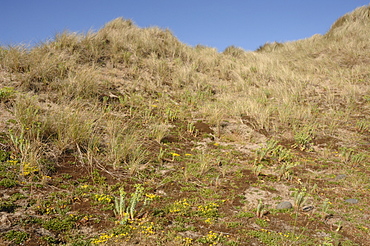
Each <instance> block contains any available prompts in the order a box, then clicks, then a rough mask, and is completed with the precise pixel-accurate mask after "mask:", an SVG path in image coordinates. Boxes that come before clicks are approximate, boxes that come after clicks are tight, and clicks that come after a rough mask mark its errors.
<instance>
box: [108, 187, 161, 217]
mask: <svg viewBox="0 0 370 246" xmlns="http://www.w3.org/2000/svg"><path fill="white" fill-rule="evenodd" d="M154 198H156V195H154V194H145V195H144V187H143V186H142V185H141V184H137V185H135V192H134V193H132V194H131V198H130V199H126V192H125V191H124V190H123V188H121V189H120V195H119V197H118V198H117V197H116V198H115V201H114V214H115V215H116V217H117V218H118V220H119V222H120V224H126V223H127V222H128V220H134V219H135V216H136V215H137V214H138V213H140V212H141V211H142V210H143V209H144V207H145V206H148V205H149V204H150V202H151V201H152V200H153V199H154ZM140 202H141V203H142V204H141V209H140V210H138V204H139V203H140Z"/></svg>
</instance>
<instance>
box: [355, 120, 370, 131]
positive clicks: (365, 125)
mask: <svg viewBox="0 0 370 246" xmlns="http://www.w3.org/2000/svg"><path fill="white" fill-rule="evenodd" d="M356 128H357V130H358V131H359V132H361V133H366V132H370V122H369V121H368V120H359V121H357V122H356Z"/></svg>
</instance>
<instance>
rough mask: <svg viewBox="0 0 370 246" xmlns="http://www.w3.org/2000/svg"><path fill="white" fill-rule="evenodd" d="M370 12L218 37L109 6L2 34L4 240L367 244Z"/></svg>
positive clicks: (0, 229) (0, 214)
mask: <svg viewBox="0 0 370 246" xmlns="http://www.w3.org/2000/svg"><path fill="white" fill-rule="evenodd" d="M369 25H370V6H364V7H361V8H358V9H356V10H354V11H353V12H351V13H348V14H346V15H344V16H343V17H341V18H339V19H338V20H337V21H336V22H335V23H334V24H333V25H332V27H331V28H330V30H329V31H328V32H327V33H326V34H325V35H314V36H313V37H311V38H307V39H304V40H298V41H294V42H288V43H266V44H265V45H263V46H261V47H260V48H259V49H258V50H256V51H254V52H246V51H244V50H242V49H240V48H237V47H234V46H230V47H228V48H227V49H225V51H224V52H222V53H219V52H217V51H216V50H215V49H213V48H210V47H205V46H201V45H198V46H196V47H190V46H187V45H185V44H183V43H181V42H180V41H178V40H177V38H176V37H175V36H174V35H173V34H172V33H171V32H170V31H169V30H162V29H159V28H157V27H151V28H144V29H143V28H139V27H137V26H135V24H134V23H133V22H132V21H130V20H124V19H122V18H118V19H115V20H113V21H111V22H109V23H107V24H106V25H105V26H104V27H103V28H102V29H101V30H99V31H97V32H91V33H86V34H78V33H67V32H65V33H60V34H58V35H56V37H55V39H54V40H51V41H48V42H45V43H42V44H40V45H38V46H36V47H32V48H31V49H26V48H24V47H21V46H17V47H1V48H0V112H1V115H2V118H1V122H0V132H1V138H0V148H1V150H0V160H1V166H0V189H1V191H2V194H3V195H2V197H0V199H1V200H0V221H2V222H4V223H2V225H0V233H1V235H0V236H1V239H0V244H1V243H3V244H13V245H17V244H20V243H26V244H27V245H91V244H92V245H99V244H100V245H115V244H116V245H125V244H127V245H132V244H133V243H135V244H139V245H205V244H212V243H214V244H215V245H216V244H218V245H277V244H281V245H369V244H368V241H369V239H370V238H369V237H368V234H369V228H370V224H369V216H370V210H369V207H368V206H367V204H369V202H370V196H369V191H370V186H369V174H370V160H369V159H370V158H369V156H370V148H369V146H370V70H369V67H370V58H369V57H370V40H369V37H370V29H369ZM135 199H136V200H135ZM347 199H352V200H350V201H348V200H347ZM123 201H126V203H125V204H124V203H123ZM283 201H285V202H291V203H292V204H293V205H294V207H293V208H292V209H285V210H279V209H276V205H277V204H279V203H280V202H283ZM149 202H151V205H150V206H148V204H149ZM302 209H303V210H302ZM307 210H309V211H310V212H305V211H307ZM1 240H3V241H1Z"/></svg>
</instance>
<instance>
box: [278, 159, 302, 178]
mask: <svg viewBox="0 0 370 246" xmlns="http://www.w3.org/2000/svg"><path fill="white" fill-rule="evenodd" d="M297 165H298V164H297V163H293V162H284V163H282V164H280V165H279V164H278V165H277V166H276V170H277V173H278V181H280V180H281V179H286V180H291V178H292V170H291V169H292V168H293V167H295V166H297Z"/></svg>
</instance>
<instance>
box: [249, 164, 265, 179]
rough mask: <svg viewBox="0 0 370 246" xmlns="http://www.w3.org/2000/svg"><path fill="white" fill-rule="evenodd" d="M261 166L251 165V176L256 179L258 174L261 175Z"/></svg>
mask: <svg viewBox="0 0 370 246" xmlns="http://www.w3.org/2000/svg"><path fill="white" fill-rule="evenodd" d="M263 167H264V166H263V164H261V163H259V164H254V165H253V170H252V171H253V174H254V175H255V176H256V177H258V176H259V175H260V174H261V171H262V169H263Z"/></svg>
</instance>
